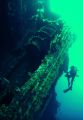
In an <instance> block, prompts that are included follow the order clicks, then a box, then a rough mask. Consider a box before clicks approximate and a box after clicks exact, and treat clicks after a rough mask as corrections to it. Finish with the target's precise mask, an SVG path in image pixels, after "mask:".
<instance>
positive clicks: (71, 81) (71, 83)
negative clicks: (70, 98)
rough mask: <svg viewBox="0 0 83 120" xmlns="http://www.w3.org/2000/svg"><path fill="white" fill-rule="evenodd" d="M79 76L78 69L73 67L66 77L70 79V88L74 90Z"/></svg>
mask: <svg viewBox="0 0 83 120" xmlns="http://www.w3.org/2000/svg"><path fill="white" fill-rule="evenodd" d="M76 75H77V68H76V67H75V66H71V69H70V71H69V72H67V73H66V75H65V77H67V79H68V87H70V88H71V89H72V85H73V81H74V79H75V77H76Z"/></svg>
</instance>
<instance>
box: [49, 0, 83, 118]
mask: <svg viewBox="0 0 83 120" xmlns="http://www.w3.org/2000/svg"><path fill="white" fill-rule="evenodd" d="M49 6H50V10H51V12H53V13H55V14H57V13H58V14H59V15H60V16H61V17H62V19H63V20H64V21H65V22H66V23H67V24H68V26H69V27H71V28H72V30H73V32H74V33H75V34H76V36H77V39H76V42H75V43H74V44H73V45H72V47H71V48H70V49H69V58H70V63H69V66H71V65H76V66H77V68H78V69H79V71H78V75H79V77H77V78H76V79H75V81H74V85H73V90H72V91H69V92H67V93H65V94H64V93H63V90H64V89H66V88H67V79H66V78H65V77H64V74H63V75H62V77H61V78H60V79H59V81H58V83H57V86H56V88H55V89H56V92H57V100H58V101H59V102H60V103H61V106H60V108H59V109H58V114H57V120H73V119H76V120H83V53H82V52H83V0H49Z"/></svg>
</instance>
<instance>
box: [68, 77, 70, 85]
mask: <svg viewBox="0 0 83 120" xmlns="http://www.w3.org/2000/svg"><path fill="white" fill-rule="evenodd" d="M68 87H70V77H68Z"/></svg>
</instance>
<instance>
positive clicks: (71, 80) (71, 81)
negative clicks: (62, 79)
mask: <svg viewBox="0 0 83 120" xmlns="http://www.w3.org/2000/svg"><path fill="white" fill-rule="evenodd" d="M74 78H75V77H72V79H71V90H72V86H73V81H74Z"/></svg>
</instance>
